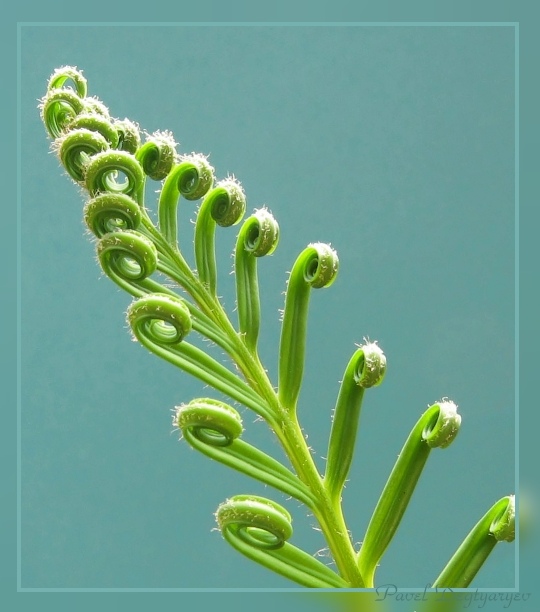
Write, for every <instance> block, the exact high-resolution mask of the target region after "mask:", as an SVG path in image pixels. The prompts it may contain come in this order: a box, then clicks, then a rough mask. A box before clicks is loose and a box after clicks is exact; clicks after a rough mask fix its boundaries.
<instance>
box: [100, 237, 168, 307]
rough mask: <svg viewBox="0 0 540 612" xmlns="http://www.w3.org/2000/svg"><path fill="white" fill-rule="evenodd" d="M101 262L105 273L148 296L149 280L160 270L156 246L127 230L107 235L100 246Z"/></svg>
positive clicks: (134, 290) (123, 287)
mask: <svg viewBox="0 0 540 612" xmlns="http://www.w3.org/2000/svg"><path fill="white" fill-rule="evenodd" d="M96 250H97V255H98V259H99V263H100V264H101V267H102V269H103V271H104V272H105V274H106V275H107V276H108V277H109V278H110V279H111V280H113V281H114V282H115V283H116V284H117V285H119V286H120V287H121V288H122V289H124V290H125V291H127V292H128V293H131V294H133V295H140V294H141V293H146V292H147V291H148V290H151V289H152V288H153V287H152V286H150V287H148V288H145V282H144V281H145V280H146V279H147V278H148V277H149V276H150V275H151V274H153V273H154V272H155V271H156V269H157V261H158V255H157V251H156V247H155V246H154V244H153V243H152V242H151V241H150V240H148V238H146V237H145V236H143V235H142V234H140V233H139V232H136V231H132V230H126V231H116V232H111V233H109V234H105V235H104V236H103V238H101V239H100V240H99V241H98V243H97V248H96Z"/></svg>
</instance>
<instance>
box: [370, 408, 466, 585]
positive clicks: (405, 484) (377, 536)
mask: <svg viewBox="0 0 540 612" xmlns="http://www.w3.org/2000/svg"><path fill="white" fill-rule="evenodd" d="M460 423H461V417H460V415H459V414H458V413H457V406H456V405H455V404H454V403H453V402H451V401H448V400H441V401H440V402H438V403H436V404H434V405H432V406H430V407H429V408H428V409H427V410H426V412H424V414H423V415H422V416H421V417H420V419H419V420H418V422H417V423H416V425H415V426H414V428H413V430H412V431H411V433H410V435H409V437H408V438H407V441H406V442H405V445H404V446H403V448H402V450H401V452H400V454H399V457H398V460H397V462H396V464H395V465H394V468H393V470H392V472H391V474H390V476H389V478H388V481H387V483H386V485H385V487H384V490H383V492H382V494H381V497H380V498H379V501H378V503H377V506H376V508H375V511H374V512H373V515H372V517H371V520H370V522H369V525H368V528H367V531H366V536H365V538H364V541H363V543H362V547H361V549H360V553H359V555H358V566H359V568H360V573H361V574H362V577H363V578H364V581H365V584H366V587H368V588H372V587H373V577H374V574H375V569H376V567H377V564H378V562H379V560H380V559H381V557H382V555H383V553H384V551H385V550H386V548H387V546H388V544H389V543H390V541H391V540H392V538H393V537H394V534H395V532H396V530H397V528H398V526H399V523H400V522H401V519H402V517H403V515H404V513H405V510H406V509H407V506H408V504H409V501H410V499H411V497H412V494H413V492H414V489H415V487H416V484H417V482H418V479H419V478H420V475H421V473H422V470H423V469H424V465H425V463H426V461H427V458H428V456H429V453H430V451H431V449H432V448H435V447H437V446H439V447H441V448H445V447H447V446H448V445H449V444H450V443H451V442H452V440H454V438H455V437H456V435H457V433H458V431H459V426H460Z"/></svg>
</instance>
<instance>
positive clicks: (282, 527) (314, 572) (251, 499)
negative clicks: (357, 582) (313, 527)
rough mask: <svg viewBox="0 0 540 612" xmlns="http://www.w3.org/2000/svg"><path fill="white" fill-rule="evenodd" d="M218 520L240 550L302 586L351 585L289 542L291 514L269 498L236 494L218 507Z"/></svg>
mask: <svg viewBox="0 0 540 612" xmlns="http://www.w3.org/2000/svg"><path fill="white" fill-rule="evenodd" d="M216 521H217V523H218V525H219V528H220V530H221V532H222V534H223V537H224V538H225V539H226V540H227V542H229V544H231V546H233V547H234V548H235V549H236V550H238V551H239V552H241V553H242V554H243V555H245V556H246V557H248V558H250V559H252V560H253V561H256V562H257V563H260V564H261V565H264V566H265V567H267V568H268V569H271V570H272V571H274V572H277V573H278V574H281V575H282V576H285V577H286V578H289V579H290V580H293V581H294V582H297V583H298V584H301V585H302V586H305V587H312V588H340V587H347V586H349V585H348V583H347V582H345V581H344V580H343V579H342V578H340V577H339V576H338V575H337V574H336V573H334V572H333V571H332V570H331V569H330V568H329V567H327V566H326V565H323V564H322V563H321V562H320V561H317V559H315V558H314V557H312V556H311V555H308V554H307V553H305V552H304V551H303V550H300V549H299V548H297V547H296V546H293V545H292V544H289V543H288V542H287V540H288V539H289V538H290V537H291V536H292V519H291V515H290V514H289V513H288V512H287V510H285V508H283V507H282V506H280V505H279V504H276V503H275V502H273V501H271V500H269V499H266V498H264V497H259V496H256V495H235V496H234V497H231V498H230V499H228V500H227V501H226V502H224V503H222V504H221V505H220V506H219V507H218V509H217V512H216Z"/></svg>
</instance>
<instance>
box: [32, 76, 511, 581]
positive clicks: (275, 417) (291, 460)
mask: <svg viewBox="0 0 540 612" xmlns="http://www.w3.org/2000/svg"><path fill="white" fill-rule="evenodd" d="M39 110H40V114H41V118H42V120H43V123H44V125H45V129H46V132H47V135H48V136H49V137H50V138H51V140H52V145H51V146H52V149H53V150H54V151H55V152H56V153H57V156H58V159H59V161H60V163H61V165H62V166H63V168H64V170H65V171H66V173H67V174H68V176H69V177H70V178H71V179H72V180H73V181H74V182H75V183H76V184H77V186H78V187H79V188H80V189H82V190H83V191H84V193H85V195H86V196H87V198H86V204H85V206H84V211H83V215H84V221H85V223H86V226H87V228H88V230H89V232H90V234H91V235H92V236H93V237H94V239H95V241H96V253H97V261H98V263H99V265H100V266H101V268H102V270H103V272H104V273H105V274H106V275H107V276H108V277H109V278H110V279H111V280H113V281H114V282H115V283H116V284H117V285H118V286H119V287H121V288H122V289H123V290H124V291H126V293H127V294H129V295H130V296H131V297H132V302H131V304H130V305H129V306H128V307H127V314H126V317H127V322H128V326H129V328H130V330H131V332H132V337H133V340H135V341H136V342H138V343H139V344H141V345H142V346H143V347H144V348H145V349H147V350H148V351H150V352H151V353H153V354H155V355H157V356H159V357H161V358H162V359H164V360H165V361H167V362H168V363H170V364H172V365H173V366H175V367H177V368H179V369H180V370H182V371H183V372H185V373H187V374H188V375H190V376H194V377H196V378H198V379H199V380H200V381H201V382H202V383H203V384H205V385H207V386H208V388H209V394H210V395H211V394H212V393H213V392H214V391H215V392H217V393H219V394H220V395H222V396H223V397H224V398H225V400H224V399H222V398H220V399H216V398H212V397H203V398H195V399H192V400H191V401H187V403H184V404H182V405H180V406H178V407H177V408H176V409H175V413H174V418H173V423H174V426H175V427H176V428H178V430H179V431H180V432H181V438H183V439H184V440H185V441H186V442H187V443H188V444H189V445H190V446H191V447H192V448H193V449H195V450H197V451H199V452H201V453H203V454H205V455H206V456H208V457H210V458H211V459H214V460H215V461H219V462H220V463H222V464H224V465H226V466H228V467H230V468H232V469H234V470H236V471H238V472H242V473H243V474H245V475H248V476H249V477H250V478H253V479H255V480H258V481H259V482H261V483H264V484H265V485H267V486H268V487H271V488H273V489H276V490H278V491H280V492H282V493H284V494H285V495H286V496H288V497H293V498H294V499H295V500H297V501H299V502H300V503H301V504H303V505H304V506H305V508H306V510H308V511H309V513H310V514H311V515H312V516H313V517H314V520H315V521H316V523H317V527H318V528H319V529H320V531H321V532H322V535H323V537H324V538H325V541H326V546H327V548H328V551H329V560H331V561H332V562H333V567H330V566H329V565H326V564H325V563H322V562H321V561H319V560H318V559H316V558H315V557H314V555H313V554H311V553H308V552H306V551H303V550H301V549H300V548H298V547H297V546H295V545H294V544H292V542H291V540H292V539H293V537H294V534H293V529H292V519H291V515H290V513H289V512H288V511H287V510H286V509H285V508H284V507H282V506H281V505H280V504H277V503H276V502H274V501H272V500H270V499H266V498H264V497H260V496H255V495H233V496H231V497H230V498H229V499H227V500H226V501H224V502H223V503H222V504H221V505H220V506H219V507H218V509H217V511H216V521H217V524H218V528H219V530H220V531H221V533H222V535H223V537H224V539H225V540H226V541H227V542H229V544H230V545H231V546H233V547H234V548H235V549H236V550H237V551H239V552H240V553H241V554H243V555H245V556H246V557H248V558H250V559H252V560H253V561H255V562H257V563H260V564H262V565H264V566H265V567H267V568H269V569H270V570H272V571H274V572H276V573H278V574H280V575H281V576H284V577H285V578H287V579H289V580H291V581H293V582H295V583H297V584H299V585H301V586H304V587H307V588H351V587H352V588H356V587H358V588H365V587H367V588H372V587H374V586H375V571H376V568H377V567H378V565H379V564H380V563H381V560H382V557H383V555H384V553H385V551H386V549H387V548H388V546H389V545H390V543H391V540H392V539H393V537H394V535H395V533H396V531H397V529H398V527H399V525H400V522H401V519H402V517H403V515H404V513H405V511H406V509H407V506H408V504H409V501H410V499H411V497H412V495H413V492H414V490H415V488H416V486H417V485H418V483H419V479H420V476H421V473H422V471H423V469H424V467H425V465H426V463H427V459H428V457H429V454H430V453H431V450H432V449H434V448H437V447H439V448H446V447H448V446H449V445H450V444H451V443H452V442H453V440H454V439H455V438H456V435H457V433H458V431H459V428H460V426H461V415H460V414H458V412H457V406H456V405H455V404H454V403H453V402H452V401H450V400H448V399H444V400H441V401H439V402H436V403H434V404H432V405H431V406H429V408H428V409H427V410H426V411H425V412H424V414H422V415H421V416H420V417H419V420H418V422H417V423H416V425H415V426H414V427H413V429H412V431H411V434H410V435H409V437H408V438H407V440H406V442H405V444H404V446H403V448H402V450H401V452H400V453H399V455H398V459H397V461H396V464H395V466H394V468H393V470H392V472H391V473H390V476H389V478H388V481H387V482H386V484H385V485H384V486H383V489H382V493H381V495H380V498H379V501H378V503H377V505H376V507H375V509H374V511H373V513H372V516H371V519H370V521H369V523H368V525H367V527H366V531H365V534H364V538H363V540H362V545H361V546H360V548H359V549H357V548H355V546H354V545H353V543H352V542H353V540H352V539H351V536H350V535H349V534H350V533H351V532H352V529H351V527H350V526H349V525H348V524H347V522H346V521H345V517H344V514H343V507H342V496H343V494H344V487H345V482H346V480H347V478H349V475H350V471H351V466H352V462H353V455H354V450H355V448H356V446H357V438H358V436H359V433H360V431H359V423H360V411H361V408H363V404H364V400H365V398H364V396H365V394H366V393H367V394H368V395H369V394H371V393H373V391H371V390H370V389H374V388H376V387H378V386H379V385H380V384H381V383H382V382H383V381H384V380H385V375H386V356H385V354H384V352H383V350H382V349H381V348H380V347H379V346H378V344H377V342H364V343H363V344H361V345H357V349H356V350H355V351H354V352H353V354H352V356H351V357H350V359H349V361H348V363H347V364H346V366H345V371H344V374H343V378H342V380H341V385H340V387H339V390H338V393H337V396H336V401H335V405H334V411H333V420H332V424H331V431H330V436H329V440H328V449H327V454H326V457H327V459H326V466H325V471H324V475H321V474H320V473H319V471H318V469H317V467H316V465H315V462H314V460H313V456H312V452H311V449H310V448H309V447H308V446H307V444H306V435H305V433H304V431H303V429H302V427H301V425H300V420H299V419H300V417H301V415H302V410H303V409H304V407H303V406H301V405H299V404H301V402H300V398H301V389H302V385H303V383H304V365H305V358H306V350H307V346H308V344H307V335H308V318H309V317H308V313H309V305H310V300H311V293H312V289H322V288H327V287H330V286H331V285H332V284H333V283H334V282H335V280H336V277H337V273H338V269H339V259H338V255H337V252H336V250H335V249H334V248H333V247H332V246H330V245H329V244H327V243H325V242H313V243H311V244H308V245H307V246H306V248H305V249H303V250H302V251H301V252H300V254H299V255H298V257H297V258H296V260H295V261H294V262H293V265H292V268H291V272H290V276H289V279H288V282H287V283H286V291H285V305H284V310H283V318H282V322H281V332H280V338H279V347H278V351H277V352H278V364H277V365H278V368H277V371H278V380H277V383H276V382H274V381H272V380H271V379H270V377H269V375H268V369H267V368H265V367H264V365H263V364H262V363H261V360H260V356H259V351H258V349H259V347H258V342H259V337H260V331H261V328H262V326H263V324H264V317H263V312H262V307H261V299H260V286H259V277H258V266H259V265H264V266H267V265H268V266H269V265H270V264H260V263H259V260H261V259H262V258H263V257H265V256H268V255H271V254H272V253H273V252H274V251H275V249H276V248H277V246H278V243H279V238H280V227H279V225H278V222H277V220H276V219H275V218H274V216H273V215H272V213H271V212H270V210H269V209H268V208H267V206H261V205H259V207H258V208H256V209H254V210H253V212H251V213H249V214H248V216H247V218H246V219H245V220H243V219H244V216H245V214H246V210H247V198H246V194H245V193H244V189H243V187H242V185H241V184H240V182H239V181H238V180H237V179H236V178H234V176H232V175H231V176H227V177H225V178H223V179H220V180H217V179H216V177H215V170H214V168H213V167H212V166H211V165H210V162H209V161H208V158H207V157H206V156H205V155H202V154H199V153H191V154H186V153H179V152H178V151H177V147H178V145H177V142H176V140H175V138H174V136H173V134H172V133H171V132H169V131H167V130H158V131H156V132H154V133H153V134H147V133H146V132H141V129H140V128H139V125H138V124H137V123H136V122H135V121H132V120H130V119H116V118H114V117H112V116H111V113H110V111H109V110H108V108H107V107H106V106H105V104H104V103H103V102H101V100H100V99H98V98H96V97H91V96H89V95H88V83H87V80H86V78H85V77H84V76H83V74H82V72H81V71H80V70H79V69H77V68H75V67H73V66H65V67H62V68H58V69H57V70H55V71H54V73H53V75H52V76H51V77H50V79H49V80H48V84H47V90H46V93H45V95H44V97H43V99H42V100H41V102H40V105H39ZM141 133H142V134H143V135H144V136H143V137H141ZM148 181H154V182H157V183H158V185H159V189H158V193H159V195H158V198H157V202H156V204H155V211H154V212H155V214H154V215H151V214H150V213H149V210H148V209H147V207H146V199H147V196H148V194H149V193H152V191H155V189H154V186H149V185H148ZM182 200H185V201H187V203H186V202H184V204H183V206H187V208H188V211H187V213H186V214H190V215H191V214H193V211H194V210H195V211H196V220H195V228H194V234H193V244H192V245H191V244H190V245H189V249H185V248H183V247H182V246H181V245H180V244H179V241H178V223H179V219H180V218H181V217H182V215H183V214H184V211H183V210H179V205H180V202H181V201H182ZM198 200H200V202H199V203H198V204H192V202H196V201H198ZM236 225H239V230H238V231H237V233H236V241H235V242H234V241H233V243H234V273H235V274H234V282H235V285H236V287H235V288H236V300H237V315H236V316H237V320H236V321H234V322H233V321H232V320H231V318H230V317H229V314H228V313H227V311H226V310H225V308H224V306H223V304H222V303H221V301H220V298H219V297H218V291H217V285H218V272H219V270H218V264H220V262H219V261H217V260H216V253H215V233H216V231H218V230H217V228H218V226H219V227H220V228H225V229H224V231H225V230H226V231H225V234H227V235H230V232H231V231H232V230H230V229H227V228H232V227H234V226H236ZM219 231H221V230H219ZM188 251H189V252H188ZM190 258H191V259H194V264H195V265H194V266H192V265H190V264H189V263H188V262H189V259H190ZM284 284H285V283H284ZM313 299H316V298H313ZM366 331H368V330H366ZM194 337H199V338H202V339H204V340H207V341H210V342H211V343H212V344H215V345H216V346H218V347H219V349H220V350H221V351H222V353H223V355H224V360H223V361H222V360H219V361H218V360H217V359H216V358H215V357H213V356H212V355H211V354H210V353H209V352H208V351H207V350H203V349H201V348H198V346H196V344H195V343H192V341H193V339H194ZM202 346H207V344H204V343H202ZM149 384H151V382H149ZM227 398H228V399H227ZM228 401H230V402H231V403H230V404H229V403H227V402H228ZM232 404H237V405H238V406H243V407H244V408H245V409H248V410H252V411H253V412H254V413H255V414H256V415H257V416H258V417H261V418H262V419H263V420H264V421H265V422H266V423H267V425H268V426H269V427H270V429H271V431H272V432H273V433H274V434H275V437H276V439H277V442H278V443H279V444H280V445H281V447H282V450H283V452H284V455H285V457H286V460H285V461H278V460H277V459H275V458H274V457H272V456H271V455H270V454H268V453H266V452H263V451H262V450H260V449H259V448H257V447H256V446H254V445H253V444H250V443H249V442H248V441H247V439H244V438H248V437H249V436H248V435H247V434H246V432H245V431H244V427H243V423H242V418H241V416H240V412H239V410H238V409H237V407H235V406H233V405H232ZM365 409H368V407H366V408H365ZM394 409H395V408H394V407H392V406H388V410H389V411H392V410H394ZM310 410H312V411H313V410H316V411H321V410H322V412H320V414H321V417H325V415H329V414H330V411H329V410H326V409H324V407H323V406H318V405H317V406H310ZM380 418H383V419H386V418H388V414H387V413H384V414H381V417H380ZM390 418H391V416H390ZM390 452H392V451H390ZM440 494H441V495H443V494H445V491H444V488H443V487H442V486H441V490H440ZM446 494H447V495H448V496H449V504H448V506H449V508H450V501H451V499H452V497H453V496H454V493H453V492H448V493H446ZM449 511H450V509H449ZM514 523H515V502H514V497H513V496H506V497H503V498H502V499H501V500H499V501H498V502H496V503H495V504H494V505H493V506H492V508H491V509H490V510H488V512H487V513H486V515H485V516H484V517H482V519H481V520H480V521H479V522H478V523H477V524H476V526H475V527H474V528H473V529H472V531H471V532H470V533H469V535H468V536H467V537H466V538H465V540H464V541H463V543H462V544H461V546H459V547H458V549H457V552H456V553H455V554H454V555H453V556H452V557H451V559H450V561H449V562H448V564H447V566H446V567H445V568H444V569H443V570H442V572H441V573H440V575H439V577H438V578H437V579H436V582H435V584H436V585H437V586H441V587H463V586H468V585H469V584H470V582H471V581H472V579H473V578H474V576H475V575H476V574H477V572H478V571H479V569H480V567H481V565H482V564H483V563H484V561H485V560H486V558H487V557H488V555H489V554H490V553H491V551H492V550H493V548H494V547H495V544H496V543H497V542H499V541H512V540H513V539H514ZM435 527H436V524H435V523H434V525H433V528H435ZM189 528H191V525H190V526H189ZM186 529H188V526H187V525H186ZM422 584H425V582H424V581H423V582H422ZM182 586H185V585H182ZM411 586H415V585H411Z"/></svg>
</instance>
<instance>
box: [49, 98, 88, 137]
mask: <svg viewBox="0 0 540 612" xmlns="http://www.w3.org/2000/svg"><path fill="white" fill-rule="evenodd" d="M83 110H84V102H83V100H81V98H80V97H79V96H78V95H77V94H76V93H74V92H73V91H71V90H70V89H56V90H54V89H53V90H51V91H48V92H47V94H46V95H45V97H44V98H43V100H42V103H41V118H42V120H43V123H44V124H45V128H46V130H47V132H48V133H49V136H50V137H51V138H53V139H55V138H58V137H59V136H61V135H62V134H63V133H64V132H65V130H66V129H67V128H68V127H69V126H70V124H71V122H72V121H73V120H74V119H75V117H77V115H79V114H80V113H82V112H83Z"/></svg>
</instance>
